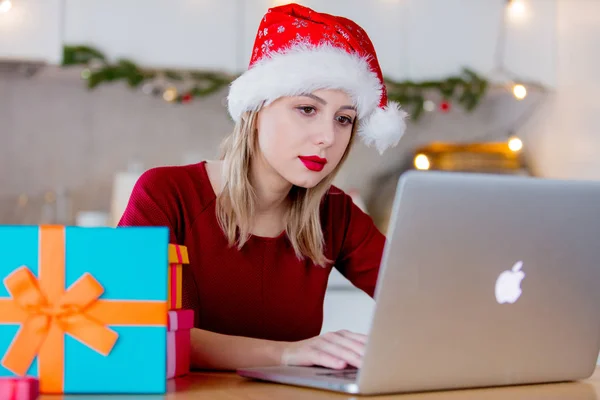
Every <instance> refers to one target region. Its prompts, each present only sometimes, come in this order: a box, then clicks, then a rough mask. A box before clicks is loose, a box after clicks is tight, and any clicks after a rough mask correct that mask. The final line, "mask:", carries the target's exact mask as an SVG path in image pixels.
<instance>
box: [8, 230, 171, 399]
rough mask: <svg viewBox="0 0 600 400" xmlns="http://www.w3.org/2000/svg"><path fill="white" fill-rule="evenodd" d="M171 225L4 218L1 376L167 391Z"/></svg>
mask: <svg viewBox="0 0 600 400" xmlns="http://www.w3.org/2000/svg"><path fill="white" fill-rule="evenodd" d="M168 240H169V233H168V229H167V228H166V227H165V228H163V227H131V228H129V227H128V228H109V227H101V228H82V227H64V226H0V279H1V281H0V358H1V360H0V377H3V376H25V375H28V376H33V377H37V378H38V379H39V381H40V392H41V393H48V394H52V393H86V394H91V393H98V394H100V393H101V394H109V393H122V394H126V393H132V394H133V393H135V394H140V393H141V394H163V393H165V392H166V374H167V371H166V364H167V360H166V356H167V350H166V343H167V340H166V338H167V315H168V314H167V310H168V305H167V288H168V286H167V268H166V266H167V265H168Z"/></svg>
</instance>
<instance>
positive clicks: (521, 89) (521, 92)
mask: <svg viewBox="0 0 600 400" xmlns="http://www.w3.org/2000/svg"><path fill="white" fill-rule="evenodd" d="M513 94H514V96H515V97H516V98H517V99H518V100H523V99H524V98H525V97H527V89H526V88H525V86H523V85H521V84H518V85H515V86H514V87H513Z"/></svg>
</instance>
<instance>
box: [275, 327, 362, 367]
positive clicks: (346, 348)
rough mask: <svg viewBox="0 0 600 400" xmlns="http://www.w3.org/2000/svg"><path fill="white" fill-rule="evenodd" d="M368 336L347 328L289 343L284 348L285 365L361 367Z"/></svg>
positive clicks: (282, 358) (282, 360) (283, 362)
mask: <svg viewBox="0 0 600 400" xmlns="http://www.w3.org/2000/svg"><path fill="white" fill-rule="evenodd" d="M366 343H367V336H365V335H362V334H360V333H353V332H349V331H346V330H342V331H338V332H329V333H326V334H324V335H321V336H317V337H314V338H311V339H307V340H303V341H300V342H293V343H287V344H286V346H285V348H284V349H283V353H282V357H281V362H282V364H283V365H297V366H312V365H318V366H323V367H327V368H333V369H343V368H346V367H347V366H348V365H350V366H353V367H356V368H359V367H360V365H361V362H362V357H363V355H364V349H365V345H366Z"/></svg>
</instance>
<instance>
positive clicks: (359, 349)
mask: <svg viewBox="0 0 600 400" xmlns="http://www.w3.org/2000/svg"><path fill="white" fill-rule="evenodd" d="M323 339H325V340H327V341H329V342H333V343H336V344H338V345H340V346H343V347H347V348H348V349H350V350H352V351H353V352H355V353H356V354H357V355H359V356H360V357H362V356H364V354H365V345H364V344H363V343H361V342H359V341H357V340H354V339H352V338H349V337H346V336H344V335H342V334H341V333H340V332H333V333H331V334H326V335H323Z"/></svg>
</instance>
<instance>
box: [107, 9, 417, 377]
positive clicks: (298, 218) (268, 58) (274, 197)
mask: <svg viewBox="0 0 600 400" xmlns="http://www.w3.org/2000/svg"><path fill="white" fill-rule="evenodd" d="M228 106H229V112H230V114H231V116H232V118H233V119H234V121H235V128H234V130H233V133H232V134H231V135H230V136H229V137H228V138H227V139H226V141H225V143H224V152H223V156H222V158H221V159H220V160H218V161H207V162H202V163H199V164H195V165H187V166H169V167H158V168H154V169H151V170H148V171H146V172H145V173H144V174H143V175H142V177H141V178H140V179H139V180H138V182H137V183H136V186H135V188H134V191H133V193H132V196H131V199H130V202H129V204H128V207H127V209H126V211H125V213H124V215H123V216H122V219H121V221H120V224H119V225H120V226H148V225H153V226H167V227H169V228H170V235H171V236H170V240H171V242H173V243H178V244H182V245H185V246H187V247H188V252H189V258H190V265H189V268H184V269H183V271H184V275H183V307H184V308H191V309H193V310H195V317H196V321H195V326H196V328H195V329H193V330H192V355H191V356H192V364H193V366H194V367H196V368H203V369H218V370H232V369H236V368H240V367H248V366H265V365H282V364H283V365H321V366H325V367H330V368H344V367H346V366H349V365H350V366H355V367H358V366H360V363H361V358H362V354H363V348H364V344H365V339H366V338H365V336H364V335H360V334H356V333H352V332H348V331H340V332H333V333H327V334H324V335H320V331H321V326H322V319H323V300H324V296H325V290H326V287H327V279H328V275H329V273H330V271H331V268H332V267H335V268H337V269H338V270H339V271H340V272H341V273H342V274H343V275H344V276H345V277H347V278H348V279H349V280H350V281H351V282H352V283H353V284H354V285H355V286H356V287H358V288H360V289H362V290H363V291H365V292H366V293H368V294H369V295H371V296H373V294H374V290H375V284H376V280H377V273H378V267H379V263H380V260H381V256H382V250H383V246H384V242H385V237H384V236H383V235H382V234H381V233H380V232H379V231H378V230H377V228H376V227H375V226H374V224H373V222H372V220H371V219H370V217H368V216H367V215H366V214H365V213H363V212H362V211H361V210H360V209H359V208H358V207H357V206H356V205H355V204H354V203H353V201H352V199H351V198H350V197H349V196H348V195H347V194H345V193H344V192H343V191H341V190H340V189H338V188H335V187H334V186H332V185H331V182H332V181H333V179H334V177H335V175H336V173H337V172H338V170H339V169H340V167H341V166H342V163H343V162H344V160H345V159H346V157H347V155H348V152H349V151H350V148H351V145H352V143H353V142H354V140H355V138H356V136H359V137H361V138H362V139H364V140H365V142H366V143H367V144H368V145H374V146H375V147H376V148H377V149H378V150H379V151H380V152H383V151H384V150H385V149H386V148H387V147H390V146H393V145H395V144H396V143H397V142H398V140H399V139H400V137H401V136H402V133H403V131H404V129H405V122H404V118H405V115H406V114H405V113H404V111H402V110H401V109H400V107H399V106H398V104H396V103H393V102H391V101H390V102H388V100H387V93H386V90H385V87H384V84H383V78H382V74H381V70H380V67H379V64H378V61H377V57H376V54H375V50H374V48H373V45H372V43H371V41H370V40H369V38H368V36H367V34H366V33H365V32H364V30H362V29H361V28H360V27H359V26H358V25H357V24H355V23H354V22H352V21H350V20H348V19H345V18H342V17H336V16H332V15H328V14H323V13H318V12H316V11H313V10H311V9H309V8H306V7H302V6H299V5H297V4H290V5H285V6H280V7H275V8H271V9H270V10H269V11H268V12H267V13H266V14H265V16H264V18H263V19H262V21H261V24H260V27H259V30H258V35H257V37H256V41H255V45H254V49H253V53H252V58H251V60H250V68H249V69H248V70H247V71H246V72H245V73H244V74H242V75H241V76H240V77H238V78H237V79H236V80H235V81H234V82H233V83H232V85H231V87H230V92H229V96H228ZM348 311H349V312H352V310H348Z"/></svg>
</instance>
